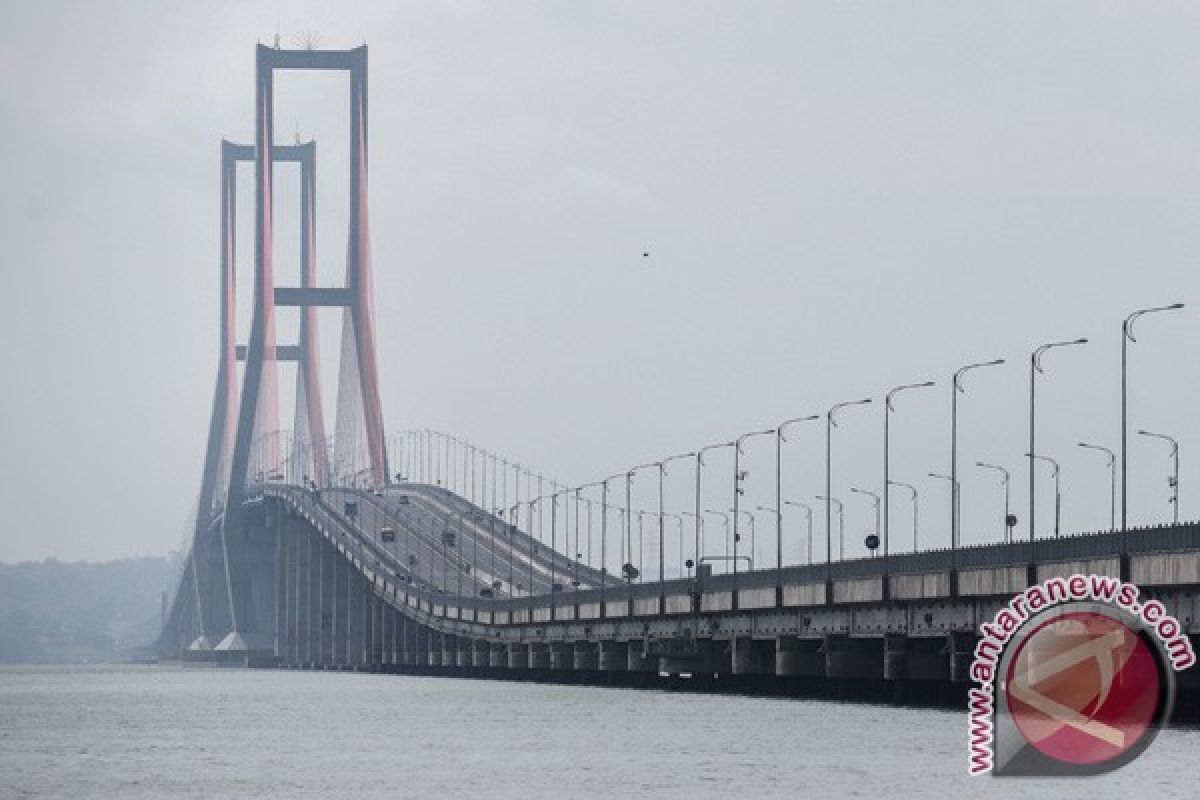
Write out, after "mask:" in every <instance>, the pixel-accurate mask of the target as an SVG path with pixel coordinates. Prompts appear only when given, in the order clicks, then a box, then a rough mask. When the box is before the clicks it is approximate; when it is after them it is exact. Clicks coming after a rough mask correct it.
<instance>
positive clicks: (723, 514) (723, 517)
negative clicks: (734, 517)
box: [696, 508, 729, 565]
mask: <svg viewBox="0 0 1200 800" xmlns="http://www.w3.org/2000/svg"><path fill="white" fill-rule="evenodd" d="M704 513H705V514H715V515H717V516H719V517H720V518H721V521H722V522H724V523H725V558H726V559H728V558H729V514H728V513H726V512H724V511H714V510H713V509H711V508H706V509H704ZM699 563H700V559H696V564H697V565H698V564H699Z"/></svg>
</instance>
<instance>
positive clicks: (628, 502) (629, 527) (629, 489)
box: [622, 461, 661, 570]
mask: <svg viewBox="0 0 1200 800" xmlns="http://www.w3.org/2000/svg"><path fill="white" fill-rule="evenodd" d="M657 466H658V463H657V462H655V461H651V462H648V463H646V464H638V465H637V466H636V467H630V468H629V469H628V470H626V471H625V545H626V546H625V549H626V550H627V551H628V559H629V561H628V563H630V564H632V563H633V517H632V514H633V474H634V473H635V472H637V471H638V470H640V469H646V468H648V467H657ZM660 488H661V487H660ZM638 522H639V524H640V523H641V520H639V521H638ZM640 532H641V531H640V529H639V533H640ZM641 547H642V546H641V542H639V543H638V557H639V558H640V557H641ZM623 563H624V562H623ZM622 568H623V567H622ZM638 569H639V570H640V569H641V565H640V564H639V565H638Z"/></svg>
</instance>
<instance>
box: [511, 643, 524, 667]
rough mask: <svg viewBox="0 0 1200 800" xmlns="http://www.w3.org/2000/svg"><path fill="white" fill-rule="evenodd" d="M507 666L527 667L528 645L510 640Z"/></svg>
mask: <svg viewBox="0 0 1200 800" xmlns="http://www.w3.org/2000/svg"><path fill="white" fill-rule="evenodd" d="M508 668H509V669H529V645H527V644H525V643H524V642H512V643H511V644H509V646H508Z"/></svg>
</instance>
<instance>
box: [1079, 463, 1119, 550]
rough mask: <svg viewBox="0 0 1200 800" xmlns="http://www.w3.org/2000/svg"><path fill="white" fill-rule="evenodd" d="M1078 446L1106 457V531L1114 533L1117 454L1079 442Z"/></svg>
mask: <svg viewBox="0 0 1200 800" xmlns="http://www.w3.org/2000/svg"><path fill="white" fill-rule="evenodd" d="M1079 446H1080V447H1084V448H1087V449H1088V450H1098V451H1100V452H1101V453H1104V454H1105V455H1106V456H1108V483H1109V491H1108V529H1109V530H1110V531H1115V530H1116V529H1117V454H1116V453H1114V452H1113V451H1112V450H1109V449H1108V448H1107V447H1103V446H1101V445H1098V444H1088V443H1087V442H1080V443H1079Z"/></svg>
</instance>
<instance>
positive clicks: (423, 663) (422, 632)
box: [408, 622, 430, 667]
mask: <svg viewBox="0 0 1200 800" xmlns="http://www.w3.org/2000/svg"><path fill="white" fill-rule="evenodd" d="M408 624H409V625H410V626H411V627H412V634H411V635H412V646H413V649H412V651H411V656H412V662H411V663H412V664H414V665H415V666H420V667H427V666H429V633H430V632H429V628H426V627H425V626H424V625H420V624H418V623H416V622H409V623H408Z"/></svg>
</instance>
